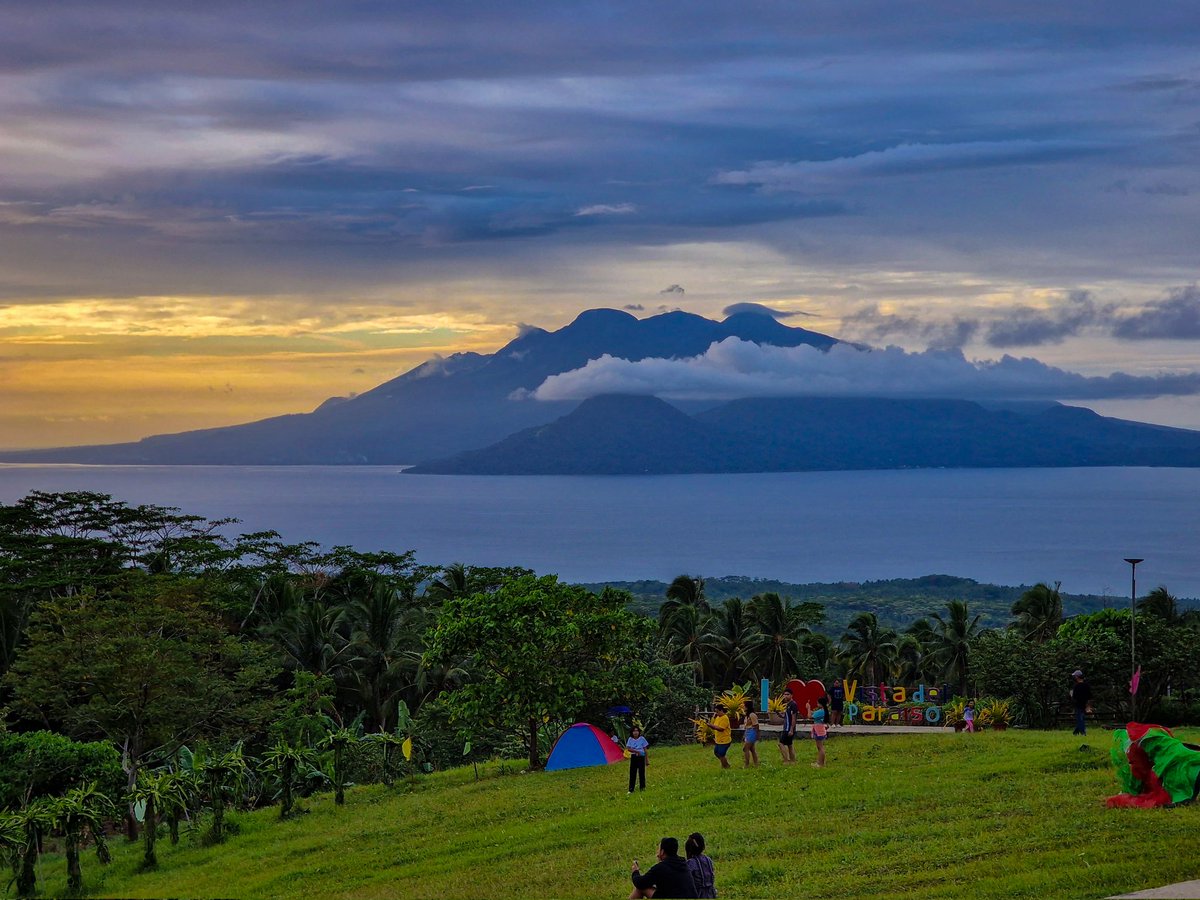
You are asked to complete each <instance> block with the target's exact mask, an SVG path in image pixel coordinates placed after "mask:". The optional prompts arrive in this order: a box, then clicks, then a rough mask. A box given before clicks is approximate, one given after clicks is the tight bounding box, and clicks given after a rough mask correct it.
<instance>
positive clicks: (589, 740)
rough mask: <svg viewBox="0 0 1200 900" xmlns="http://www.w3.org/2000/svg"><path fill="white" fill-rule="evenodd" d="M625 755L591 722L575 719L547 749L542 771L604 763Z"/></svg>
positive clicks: (606, 763)
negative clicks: (547, 756) (544, 769)
mask: <svg viewBox="0 0 1200 900" xmlns="http://www.w3.org/2000/svg"><path fill="white" fill-rule="evenodd" d="M624 758H625V753H624V751H622V750H621V748H620V747H618V746H617V744H616V742H615V741H614V740H613V739H612V738H610V737H609V736H608V735H607V734H605V733H604V732H603V731H601V730H600V729H599V728H597V727H596V726H595V725H589V724H588V723H587V722H576V723H575V724H574V725H572V726H571V727H570V728H568V729H567V730H566V731H564V732H563V733H562V737H560V738H559V739H558V740H557V741H555V743H554V749H553V750H551V751H550V759H548V760H547V761H546V771H548V772H549V771H553V770H554V769H578V768H581V767H582V766H606V765H608V764H609V763H615V762H619V761H620V760H622V759H624Z"/></svg>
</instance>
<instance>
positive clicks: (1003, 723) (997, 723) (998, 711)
mask: <svg viewBox="0 0 1200 900" xmlns="http://www.w3.org/2000/svg"><path fill="white" fill-rule="evenodd" d="M1012 720H1013V715H1012V704H1011V702H1010V701H1009V700H1007V699H1004V698H999V697H997V698H993V699H990V700H987V701H985V702H984V704H983V708H982V709H981V710H980V711H979V721H980V723H981V724H983V725H991V726H992V728H994V729H995V730H996V731H1004V730H1005V729H1006V728H1008V726H1009V725H1011V724H1012Z"/></svg>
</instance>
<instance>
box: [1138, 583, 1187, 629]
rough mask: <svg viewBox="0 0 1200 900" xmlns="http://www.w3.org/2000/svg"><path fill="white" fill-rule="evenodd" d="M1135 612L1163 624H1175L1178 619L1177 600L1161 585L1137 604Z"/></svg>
mask: <svg viewBox="0 0 1200 900" xmlns="http://www.w3.org/2000/svg"><path fill="white" fill-rule="evenodd" d="M1137 610H1138V612H1139V613H1142V614H1144V615H1147V616H1153V617H1154V618H1156V619H1161V620H1162V621H1163V622H1169V623H1175V622H1178V621H1179V618H1180V617H1179V600H1178V599H1177V598H1176V597H1175V596H1174V595H1173V594H1172V593H1171V592H1170V591H1168V590H1167V589H1166V586H1164V585H1161V584H1160V585H1159V586H1158V587H1156V588H1155V589H1154V590H1152V591H1151V592H1150V593H1148V594H1147V595H1146V596H1145V597H1143V598H1142V599H1141V600H1139V601H1138V602H1137Z"/></svg>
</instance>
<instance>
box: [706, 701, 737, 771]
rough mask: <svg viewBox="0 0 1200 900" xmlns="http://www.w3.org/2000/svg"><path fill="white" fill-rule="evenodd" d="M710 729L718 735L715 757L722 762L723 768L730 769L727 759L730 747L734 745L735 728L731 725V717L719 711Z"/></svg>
mask: <svg viewBox="0 0 1200 900" xmlns="http://www.w3.org/2000/svg"><path fill="white" fill-rule="evenodd" d="M709 727H710V728H711V729H712V730H713V734H714V735H716V742H715V743H714V744H713V755H714V756H716V758H717V759H719V760H720V761H721V768H722V769H728V768H729V760H728V759H726V757H727V756H728V755H729V745H730V744H732V743H733V728H732V726H730V724H729V716H727V715H725V713H724V712H722V711H720V710H718V711H717V714H716V715H715V716H713V720H712V721H711V722H709Z"/></svg>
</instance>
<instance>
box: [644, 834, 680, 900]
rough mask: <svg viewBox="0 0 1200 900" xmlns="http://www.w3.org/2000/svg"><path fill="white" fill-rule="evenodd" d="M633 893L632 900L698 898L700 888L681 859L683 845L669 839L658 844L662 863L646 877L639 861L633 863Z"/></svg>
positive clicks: (654, 867) (655, 866)
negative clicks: (680, 846) (639, 865)
mask: <svg viewBox="0 0 1200 900" xmlns="http://www.w3.org/2000/svg"><path fill="white" fill-rule="evenodd" d="M632 877H633V893H632V894H630V895H629V898H630V900H637V898H639V897H695V896H696V885H695V883H694V882H693V881H692V873H691V871H690V870H689V869H688V864H687V860H685V859H683V858H682V857H681V856H680V855H679V841H677V840H676V839H675V838H673V837H665V838H663V839H662V840H661V841H659V842H658V862H657V863H655V864H654V865H653V866H652V867H651V869H650V871H649V872H647V873H646V874H645V875H643V874H642V873H641V871H640V869H639V867H638V861H637V860H636V859H635V860H634V861H633V875H632Z"/></svg>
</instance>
